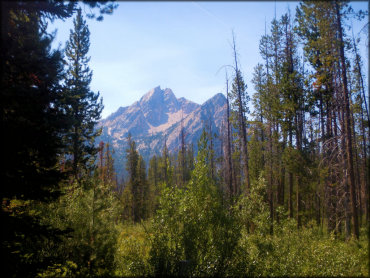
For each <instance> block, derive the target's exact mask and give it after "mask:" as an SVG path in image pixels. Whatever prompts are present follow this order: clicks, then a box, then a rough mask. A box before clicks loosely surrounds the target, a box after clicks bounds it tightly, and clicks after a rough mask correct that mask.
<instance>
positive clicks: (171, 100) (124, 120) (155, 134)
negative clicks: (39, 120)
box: [97, 86, 226, 173]
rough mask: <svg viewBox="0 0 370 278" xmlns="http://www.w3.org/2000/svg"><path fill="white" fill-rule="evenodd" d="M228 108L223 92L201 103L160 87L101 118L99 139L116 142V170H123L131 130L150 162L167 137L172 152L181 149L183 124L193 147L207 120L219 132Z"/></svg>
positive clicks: (143, 154)
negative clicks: (177, 96)
mask: <svg viewBox="0 0 370 278" xmlns="http://www.w3.org/2000/svg"><path fill="white" fill-rule="evenodd" d="M225 111H226V98H225V97H224V95H222V94H221V93H219V94H216V95H215V96H214V97H212V98H211V99H209V100H208V101H206V102H205V103H203V104H202V105H199V104H196V103H194V102H192V101H189V100H187V99H185V98H179V99H177V98H176V96H175V95H174V93H173V92H172V90H171V89H168V88H167V89H164V90H162V89H161V88H160V87H159V86H158V87H155V88H153V89H151V90H150V91H149V92H148V93H146V94H145V95H144V96H143V97H142V98H141V99H140V100H139V101H137V102H135V103H133V104H132V105H130V106H127V107H120V108H119V109H118V110H117V111H116V112H115V113H113V114H111V115H110V116H109V117H107V118H106V119H104V120H102V121H101V122H100V123H99V126H100V127H102V128H103V131H102V135H101V136H100V138H97V142H100V141H104V142H109V143H110V144H111V145H113V148H114V150H115V161H116V165H115V166H116V171H117V172H118V173H122V171H123V169H124V167H125V165H124V161H125V150H126V148H127V136H128V134H129V133H130V134H131V136H132V139H133V140H134V141H135V142H136V145H137V149H138V151H139V152H140V154H141V155H142V156H143V157H144V159H145V160H146V161H148V160H149V159H150V157H151V156H153V155H154V154H159V153H160V152H161V150H162V148H163V146H164V142H165V140H166V142H167V147H168V149H169V151H170V152H177V151H178V149H179V145H180V138H179V135H180V131H181V126H183V127H184V131H185V134H186V137H185V141H186V144H191V143H193V145H194V147H196V146H197V141H198V139H199V137H200V134H201V132H202V129H203V127H204V124H205V123H207V125H211V127H212V132H213V133H219V130H220V128H221V124H222V121H223V118H224V115H225ZM181 122H182V123H181ZM195 149H196V148H195Z"/></svg>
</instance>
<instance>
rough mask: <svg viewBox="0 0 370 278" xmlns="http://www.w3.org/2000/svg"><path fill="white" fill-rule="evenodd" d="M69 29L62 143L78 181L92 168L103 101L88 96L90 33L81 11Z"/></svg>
mask: <svg viewBox="0 0 370 278" xmlns="http://www.w3.org/2000/svg"><path fill="white" fill-rule="evenodd" d="M73 26H74V29H73V30H71V32H70V36H69V41H68V42H67V45H66V50H65V52H66V58H67V64H68V68H67V73H66V76H65V90H66V93H67V96H68V98H67V100H66V103H65V105H64V107H63V108H64V109H65V111H66V114H67V115H69V116H70V117H71V129H70V130H69V131H68V132H67V133H66V135H65V138H64V140H65V142H66V144H67V146H68V148H67V149H66V154H67V157H66V166H67V169H68V170H69V169H70V170H71V172H72V174H73V176H74V178H75V179H76V180H78V181H80V180H81V178H82V176H83V175H84V174H89V173H90V171H91V170H92V169H93V168H94V158H95V154H96V153H97V151H98V149H97V148H96V147H95V142H94V139H95V137H97V136H98V135H99V134H100V130H99V129H98V130H96V128H95V125H96V124H97V122H98V120H99V119H100V115H101V111H102V110H103V100H102V99H100V101H99V93H94V92H92V91H91V90H90V87H89V85H90V82H91V78H92V71H91V70H90V68H89V66H88V62H89V60H90V58H89V57H88V56H87V53H88V51H89V47H90V41H89V37H90V32H89V29H88V27H87V25H86V22H85V21H84V20H83V17H82V14H81V9H79V10H78V11H77V16H76V18H75V19H74V21H73ZM69 157H70V158H69Z"/></svg>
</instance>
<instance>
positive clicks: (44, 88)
mask: <svg viewBox="0 0 370 278" xmlns="http://www.w3.org/2000/svg"><path fill="white" fill-rule="evenodd" d="M1 5H3V4H1ZM8 8H9V7H8V6H6V5H4V6H2V34H1V54H0V55H1V72H2V74H1V119H2V128H3V130H4V132H5V134H6V136H3V144H4V148H3V153H2V157H3V163H2V164H3V165H4V166H3V167H1V170H0V171H1V179H2V186H1V202H2V209H1V223H2V226H3V227H7V228H6V229H5V230H4V233H3V239H2V242H1V250H2V251H1V252H2V257H3V258H4V261H3V263H4V265H5V267H4V269H3V273H8V274H9V275H11V274H14V275H16V274H17V273H18V275H25V276H32V275H33V274H35V271H37V270H38V269H42V268H43V267H45V266H46V265H48V264H49V263H50V261H53V260H54V259H55V258H43V257H42V254H41V252H40V251H41V250H40V246H42V244H43V242H44V239H45V238H51V237H53V238H55V237H56V236H57V234H58V233H57V231H55V230H53V229H50V228H48V226H43V225H40V224H39V219H38V215H37V213H36V212H35V211H33V212H32V211H30V206H31V205H33V204H34V202H45V201H46V202H48V201H51V200H53V199H55V198H57V197H58V195H59V181H60V180H61V179H62V178H63V175H62V174H61V173H60V171H59V169H58V164H57V163H58V159H59V156H60V154H61V152H62V147H63V146H64V145H63V142H62V138H61V134H62V133H63V132H65V131H66V130H67V129H68V128H69V125H68V122H67V121H66V117H65V116H64V113H63V111H62V110H61V109H60V103H61V100H62V98H63V93H62V91H61V87H60V86H59V83H60V80H61V77H62V75H61V73H62V68H63V67H62V60H61V53H60V52H59V51H51V50H50V45H51V41H52V37H51V36H50V35H48V34H46V31H45V30H46V25H45V24H43V23H41V21H40V17H39V16H38V14H37V13H33V12H30V11H28V10H22V11H21V10H10V9H8ZM14 199H15V200H14ZM12 200H14V201H12Z"/></svg>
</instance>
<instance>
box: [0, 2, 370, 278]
mask: <svg viewBox="0 0 370 278" xmlns="http://www.w3.org/2000/svg"><path fill="white" fill-rule="evenodd" d="M80 5H86V6H87V7H88V9H87V10H88V11H89V12H88V13H86V11H83V10H81V8H79V6H80ZM116 5H117V3H115V2H107V1H94V2H91V1H82V2H81V3H78V2H75V1H71V2H61V1H45V2H43V1H33V2H32V1H26V2H22V1H8V2H1V21H2V23H1V51H0V56H1V59H0V63H1V72H2V74H1V104H0V105H1V120H2V126H3V128H2V130H3V136H2V138H3V140H4V141H3V147H4V148H3V150H2V153H3V155H2V157H3V163H2V164H3V166H2V167H1V168H0V169H1V180H3V181H2V186H1V196H0V197H1V200H2V206H1V225H2V240H1V255H2V265H3V266H2V270H1V273H2V275H4V276H3V277H122V276H130V277H132V276H159V277H162V276H189V277H190V276H191V277H194V276H195V277H198V276H351V277H353V276H365V277H368V276H369V238H368V236H369V223H370V222H369V217H370V216H369V183H370V175H369V173H370V169H369V167H370V166H369V164H370V154H369V153H370V143H369V138H370V119H369V103H370V96H369V91H368V85H366V79H365V76H366V75H365V73H366V71H368V69H367V68H365V67H364V63H363V60H362V59H363V57H361V55H360V54H359V49H358V44H359V38H358V37H355V36H354V34H353V32H352V33H351V28H350V27H348V20H349V19H353V20H362V19H364V18H366V17H368V11H361V10H360V11H354V10H353V9H352V8H351V5H350V2H344V1H322V2H319V1H303V2H301V3H299V5H298V7H297V10H296V12H295V16H294V17H293V16H291V12H290V11H289V10H287V12H286V14H284V15H283V16H282V17H281V18H275V19H274V20H273V21H272V22H270V23H269V24H267V26H266V32H265V35H264V36H262V37H261V38H260V44H259V50H260V53H253V54H249V55H260V56H261V57H262V60H263V63H260V64H257V65H256V66H255V67H254V69H248V70H250V71H253V80H251V84H252V85H253V87H254V89H255V90H254V91H255V92H254V93H253V94H250V93H248V91H250V90H249V89H248V88H247V85H246V83H247V81H248V82H249V80H245V79H244V77H243V73H242V72H241V70H240V68H241V66H240V62H239V60H238V55H239V53H238V51H237V49H238V48H237V42H236V40H235V36H234V34H232V48H231V49H230V54H232V55H231V56H230V57H233V59H232V60H231V61H230V64H232V66H229V67H227V70H226V75H225V88H226V90H225V92H223V93H224V94H225V95H226V97H227V107H226V108H227V109H226V111H227V113H226V114H225V118H224V122H223V128H222V132H221V134H220V135H219V136H216V135H215V131H214V130H212V128H211V126H209V125H208V126H207V127H206V128H204V130H203V133H202V135H201V138H200V140H199V142H198V146H197V153H195V152H194V151H193V150H194V146H192V145H190V144H187V143H186V130H184V129H182V130H181V133H180V134H179V138H180V142H181V144H180V148H179V151H178V152H177V153H170V152H169V151H168V149H167V146H166V142H163V150H162V152H161V154H160V155H156V156H153V157H152V158H151V159H150V161H149V164H148V165H146V163H145V161H144V159H143V157H142V156H141V155H140V153H139V152H138V150H137V146H136V143H135V141H134V140H132V138H131V136H130V134H128V141H129V147H128V148H127V150H126V161H127V162H126V165H123V166H122V167H125V171H126V172H127V176H126V177H125V179H124V180H123V181H121V180H119V179H118V177H117V175H116V170H117V169H114V166H113V165H114V159H113V153H114V149H113V147H112V146H111V145H110V144H109V143H108V142H97V141H96V140H95V139H96V138H97V136H99V134H100V132H101V130H100V129H98V128H97V127H96V126H97V123H98V122H99V120H100V118H101V112H102V109H103V102H102V98H101V97H100V95H99V93H98V92H94V91H92V90H91V89H90V83H91V80H92V78H93V74H92V70H91V69H90V68H89V60H90V57H89V54H88V52H89V47H90V40H89V37H90V31H89V28H88V25H87V23H86V20H85V18H84V17H86V18H89V19H93V20H98V21H101V20H104V17H108V16H110V14H112V13H114V9H115V7H116ZM71 17H73V29H71V30H70V36H69V40H68V41H67V42H66V46H65V49H63V50H62V49H53V48H52V47H51V44H52V41H53V39H54V34H51V33H48V32H47V23H48V22H49V21H53V20H60V19H62V20H63V19H67V18H71ZM368 29H369V23H368V22H366V23H364V28H363V30H364V32H365V33H366V35H367V39H368ZM367 47H368V44H367ZM244 55H247V54H246V53H244ZM251 108H252V109H251ZM216 141H217V142H221V143H220V144H216ZM216 146H220V147H217V148H218V149H217V148H216Z"/></svg>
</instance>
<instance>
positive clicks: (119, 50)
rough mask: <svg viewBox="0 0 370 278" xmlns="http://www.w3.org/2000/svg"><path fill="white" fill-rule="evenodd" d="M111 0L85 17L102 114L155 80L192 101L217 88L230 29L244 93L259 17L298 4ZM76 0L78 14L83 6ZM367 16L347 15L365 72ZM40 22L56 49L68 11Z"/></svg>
mask: <svg viewBox="0 0 370 278" xmlns="http://www.w3.org/2000/svg"><path fill="white" fill-rule="evenodd" d="M117 3H118V8H117V9H116V10H114V13H113V14H112V15H106V16H104V20H103V21H102V22H97V21H96V20H90V19H87V18H86V17H85V19H86V21H87V24H88V26H89V30H90V51H89V54H88V55H89V56H91V60H90V63H89V66H90V68H91V69H92V70H93V79H92V82H91V89H92V90H93V91H95V92H99V93H100V95H101V96H102V97H103V103H104V110H103V112H102V118H106V117H107V116H109V115H110V114H111V113H113V112H115V111H116V110H117V109H118V108H119V107H121V106H122V107H124V106H128V105H131V104H132V103H134V102H135V101H137V100H139V99H140V98H141V97H142V96H143V95H144V94H145V93H146V92H148V91H149V90H150V89H151V88H154V87H156V86H161V88H171V89H172V91H173V92H174V94H175V95H176V97H178V98H179V97H185V98H187V99H189V100H191V101H194V102H196V103H199V104H202V103H203V102H205V101H206V100H208V99H209V98H211V97H212V96H213V95H215V94H217V93H220V92H222V93H225V88H226V84H225V69H226V68H227V67H225V66H227V65H231V64H232V63H233V52H232V48H231V41H232V32H234V34H235V38H236V46H237V52H238V58H239V66H240V68H241V71H242V73H243V77H244V79H245V81H246V84H247V86H248V89H247V92H248V93H249V95H252V94H253V93H254V88H253V84H252V83H251V79H252V75H253V68H254V67H255V66H256V65H257V63H259V62H262V59H261V57H260V54H259V41H260V39H261V36H262V35H264V34H265V23H266V27H267V33H269V26H270V22H271V21H272V20H273V18H274V16H275V14H276V17H277V18H278V19H279V18H280V17H281V15H282V14H284V13H286V12H287V11H288V9H290V11H291V14H292V15H294V13H295V8H296V6H297V5H298V2H292V1H289V2H283V1H245V2H226V1H225V2H190V1H187V2H125V1H118V2H117ZM81 7H82V11H83V13H82V14H83V15H84V11H85V12H86V13H87V12H89V11H90V9H89V8H88V7H86V6H83V4H81ZM352 7H353V8H354V9H355V10H358V9H363V10H367V9H368V4H367V2H366V1H363V2H352ZM367 21H368V19H367V18H366V19H365V20H363V21H361V22H358V21H355V20H354V21H353V30H354V34H355V36H357V35H361V36H362V41H361V43H360V45H359V48H360V51H361V55H362V59H363V61H364V66H365V70H364V71H365V73H368V60H369V56H368V49H367V48H366V45H365V42H366V37H365V34H364V32H362V33H359V31H360V30H361V28H362V27H363V26H364V25H365V23H366V22H367ZM48 28H49V31H53V30H57V33H56V38H55V41H54V47H55V48H57V47H60V48H64V47H65V42H66V41H67V40H68V37H69V33H70V29H72V28H73V23H72V18H70V19H68V20H65V21H61V20H55V21H54V22H53V23H52V24H49V27H48ZM229 75H231V71H230V68H229ZM367 80H368V79H367V78H366V83H367Z"/></svg>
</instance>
